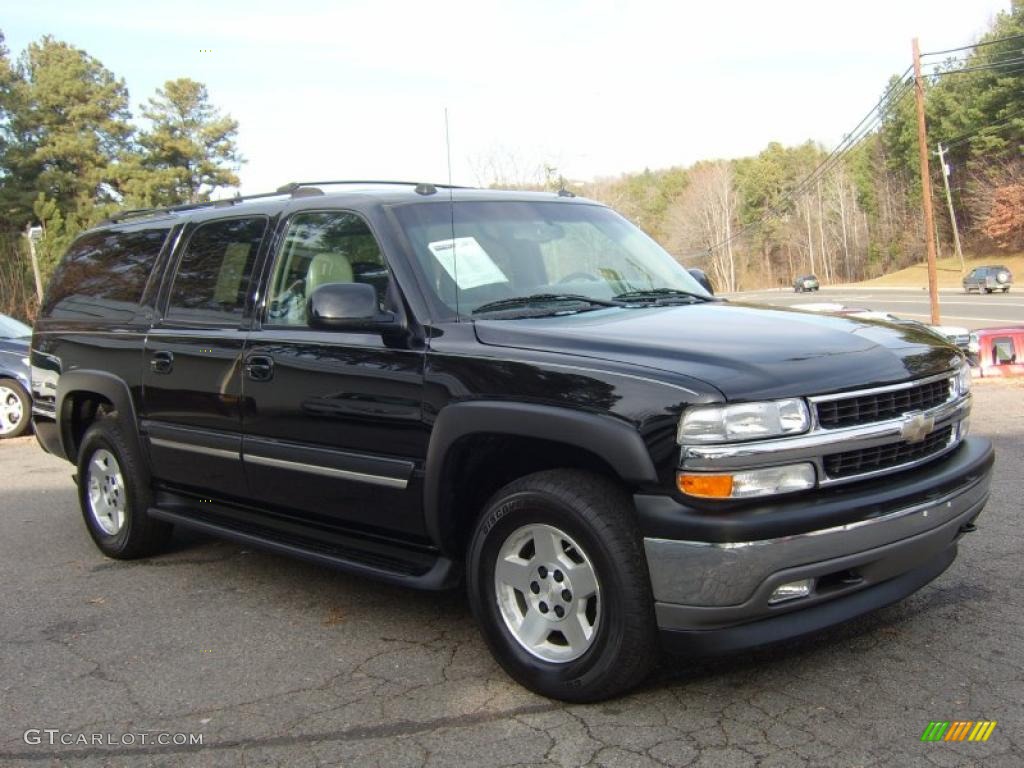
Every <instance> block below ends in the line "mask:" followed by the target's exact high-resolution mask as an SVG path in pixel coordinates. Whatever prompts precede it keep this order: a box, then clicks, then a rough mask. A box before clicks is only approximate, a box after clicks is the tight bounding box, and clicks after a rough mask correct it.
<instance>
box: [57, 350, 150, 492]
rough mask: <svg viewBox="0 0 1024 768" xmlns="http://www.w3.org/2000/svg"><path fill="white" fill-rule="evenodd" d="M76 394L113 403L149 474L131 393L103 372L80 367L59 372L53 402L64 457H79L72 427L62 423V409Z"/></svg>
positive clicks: (63, 419)
mask: <svg viewBox="0 0 1024 768" xmlns="http://www.w3.org/2000/svg"><path fill="white" fill-rule="evenodd" d="M76 392H92V393H94V394H97V395H102V396H103V397H105V398H106V399H107V400H109V401H110V402H111V403H112V404H113V406H114V410H116V411H117V413H118V421H120V422H121V424H122V426H124V427H125V431H126V433H127V435H126V436H127V437H128V439H129V440H132V441H134V442H135V448H136V450H137V451H138V455H139V456H140V457H142V459H143V461H142V465H143V467H144V469H145V471H146V472H147V473H148V471H149V462H148V454H147V453H146V452H145V450H143V446H142V440H141V439H140V437H139V421H138V418H137V416H136V413H135V401H134V400H132V395H131V391H130V390H129V389H128V384H126V383H125V381H124V380H123V379H121V378H118V377H117V376H115V375H113V374H112V373H107V372H106V371H95V370H88V369H81V368H79V369H75V370H73V371H68V372H67V373H62V374H61V376H60V379H59V380H58V381H57V395H56V399H55V402H56V406H57V412H56V417H57V431H58V434H59V435H60V441H61V447H62V448H63V450H64V455H65V456H67V457H68V460H69V461H72V462H76V461H77V458H78V457H77V455H76V452H75V451H73V450H72V447H73V441H72V437H71V425H70V424H67V423H65V416H66V415H67V413H68V409H67V408H66V407H65V403H66V400H67V398H68V396H70V395H73V394H75V393H76Z"/></svg>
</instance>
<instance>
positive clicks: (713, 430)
mask: <svg viewBox="0 0 1024 768" xmlns="http://www.w3.org/2000/svg"><path fill="white" fill-rule="evenodd" d="M810 423H811V419H810V415H809V414H808V412H807V404H806V403H805V402H804V401H803V400H797V399H790V400H773V401H770V402H767V403H737V404H735V405H701V406H696V407H694V408H687V409H686V411H685V413H683V417H682V418H681V419H680V420H679V432H678V435H677V438H678V441H679V443H680V444H685V443H718V442H727V441H734V440H757V439H760V438H764V437H779V436H782V435H796V434H800V433H801V432H806V431H807V429H808V427H809V426H810Z"/></svg>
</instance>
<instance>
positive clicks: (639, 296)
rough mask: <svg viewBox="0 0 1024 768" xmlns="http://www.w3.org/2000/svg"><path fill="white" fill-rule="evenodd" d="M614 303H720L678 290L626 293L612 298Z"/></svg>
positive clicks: (697, 294) (698, 294) (650, 290)
mask: <svg viewBox="0 0 1024 768" xmlns="http://www.w3.org/2000/svg"><path fill="white" fill-rule="evenodd" d="M613 298H614V299H615V300H616V301H654V302H657V303H664V302H666V301H672V300H673V299H697V300H698V301H721V299H717V298H715V297H714V296H705V295H704V294H701V293H693V292H692V291H681V290H679V289H678V288H649V289H647V290H641V291H626V292H625V293H619V294H616V295H615V296H614V297H613Z"/></svg>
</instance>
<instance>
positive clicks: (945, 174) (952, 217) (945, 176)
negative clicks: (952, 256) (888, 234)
mask: <svg viewBox="0 0 1024 768" xmlns="http://www.w3.org/2000/svg"><path fill="white" fill-rule="evenodd" d="M938 146H939V162H940V163H942V183H943V185H944V186H945V187H946V205H947V206H949V223H950V224H952V225H953V245H954V246H955V247H956V255H957V256H958V257H959V258H960V271H961V272H963V271H964V269H966V267H965V266H964V252H963V251H962V250H961V249H960V229H959V228H958V227H957V225H956V214H955V213H953V196H952V195H951V194H950V193H949V166H948V165H946V150H945V148H944V147H943V146H942V142H941V141H940V142H939V145H938Z"/></svg>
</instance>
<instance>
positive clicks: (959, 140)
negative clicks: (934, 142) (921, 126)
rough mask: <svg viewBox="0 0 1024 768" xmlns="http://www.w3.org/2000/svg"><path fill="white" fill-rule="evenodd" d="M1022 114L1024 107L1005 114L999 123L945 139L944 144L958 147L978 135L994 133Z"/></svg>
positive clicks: (946, 147)
mask: <svg viewBox="0 0 1024 768" xmlns="http://www.w3.org/2000/svg"><path fill="white" fill-rule="evenodd" d="M1022 115H1024V107H1022V108H1021V109H1018V110H1017V111H1016V112H1011V113H1010V114H1008V115H1005V116H1004V117H1003V119H1002V120H1000V121H999V122H998V123H991V124H990V125H986V126H983V127H981V128H979V129H978V130H976V131H971V132H969V133H962V134H960V135H959V136H956V137H955V138H953V139H950V140H949V141H944V142H942V146H943V147H944V148H945V149H952V148H953V147H958V146H960V145H961V144H966V143H967V142H969V141H970V140H971V139H973V138H975V137H976V136H985V135H987V134H989V133H992V132H993V131H995V130H996V129H998V128H1003V127H1005V126H1007V125H1009V124H1010V123H1012V122H1013V121H1014V120H1015V119H1016V118H1018V117H1020V116H1022Z"/></svg>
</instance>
